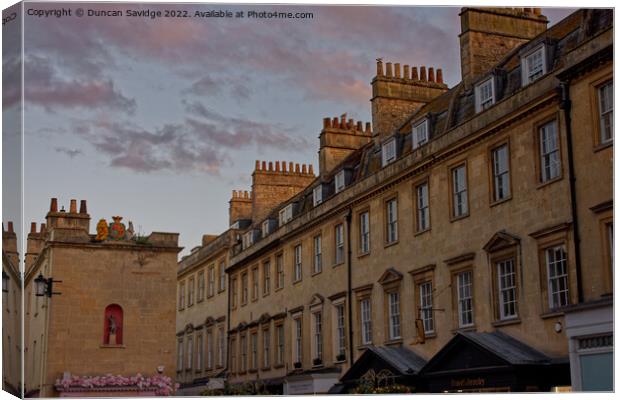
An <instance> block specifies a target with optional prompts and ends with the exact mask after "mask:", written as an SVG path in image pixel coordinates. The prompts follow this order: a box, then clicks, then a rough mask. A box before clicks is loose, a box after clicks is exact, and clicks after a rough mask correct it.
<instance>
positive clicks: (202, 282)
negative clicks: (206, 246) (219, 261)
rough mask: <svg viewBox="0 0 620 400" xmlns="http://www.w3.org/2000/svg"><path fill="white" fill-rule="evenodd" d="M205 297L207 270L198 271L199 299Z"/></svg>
mask: <svg viewBox="0 0 620 400" xmlns="http://www.w3.org/2000/svg"><path fill="white" fill-rule="evenodd" d="M204 299H205V271H204V270H202V271H200V272H198V301H202V300H204Z"/></svg>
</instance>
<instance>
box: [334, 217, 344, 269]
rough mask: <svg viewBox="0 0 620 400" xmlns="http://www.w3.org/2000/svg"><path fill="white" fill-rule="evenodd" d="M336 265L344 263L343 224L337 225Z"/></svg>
mask: <svg viewBox="0 0 620 400" xmlns="http://www.w3.org/2000/svg"><path fill="white" fill-rule="evenodd" d="M335 261H336V264H340V263H343V262H344V226H343V225H342V224H338V225H336V255H335Z"/></svg>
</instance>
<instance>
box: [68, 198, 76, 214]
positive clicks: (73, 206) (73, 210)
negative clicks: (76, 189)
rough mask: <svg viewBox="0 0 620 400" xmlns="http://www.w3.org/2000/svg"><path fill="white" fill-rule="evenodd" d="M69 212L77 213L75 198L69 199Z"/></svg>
mask: <svg viewBox="0 0 620 400" xmlns="http://www.w3.org/2000/svg"><path fill="white" fill-rule="evenodd" d="M69 212H70V213H77V200H76V199H71V203H70V205H69Z"/></svg>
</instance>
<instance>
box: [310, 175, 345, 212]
mask: <svg viewBox="0 0 620 400" xmlns="http://www.w3.org/2000/svg"><path fill="white" fill-rule="evenodd" d="M343 183H344V175H343ZM322 202H323V186H322V185H319V186H317V187H315V188H314V189H313V190H312V204H313V205H314V206H315V207H316V206H318V205H319V204H321V203H322Z"/></svg>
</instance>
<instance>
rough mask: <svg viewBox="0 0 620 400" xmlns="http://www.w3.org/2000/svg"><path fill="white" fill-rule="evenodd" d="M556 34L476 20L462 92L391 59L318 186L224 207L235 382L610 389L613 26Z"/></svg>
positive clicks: (322, 158) (601, 20) (329, 137)
mask: <svg viewBox="0 0 620 400" xmlns="http://www.w3.org/2000/svg"><path fill="white" fill-rule="evenodd" d="M546 25H547V19H546V18H545V17H544V16H542V15H541V14H540V10H539V9H528V8H526V9H501V8H493V9H488V8H484V9H480V8H464V9H463V10H462V12H461V26H462V33H461V35H460V41H461V60H462V75H463V76H462V81H461V82H460V83H459V84H457V85H456V86H454V87H452V88H448V87H447V86H446V85H445V84H443V82H442V81H443V79H442V71H441V70H439V69H438V70H436V69H434V68H433V69H431V68H428V69H426V68H425V67H422V68H420V69H419V70H418V69H417V68H410V67H409V66H408V65H404V66H403V68H402V70H401V65H400V64H392V63H386V64H384V62H383V60H378V61H377V76H375V77H374V78H373V80H372V88H373V98H372V100H371V105H372V107H371V108H372V119H373V121H372V126H373V129H372V131H371V130H370V126H368V124H367V125H366V126H367V127H366V128H365V129H362V127H363V124H361V123H357V122H355V121H353V120H347V119H346V116H344V115H343V116H341V117H340V118H333V119H332V118H326V119H325V120H324V121H323V130H322V131H321V133H320V149H319V176H318V177H314V176H312V177H311V176H308V177H307V181H305V182H304V184H303V185H302V184H299V185H295V186H294V187H295V190H294V191H296V192H297V193H296V194H294V195H293V194H291V193H290V192H289V193H286V194H287V195H289V198H287V199H284V197H285V195H284V194H283V192H281V191H277V192H275V191H274V196H277V197H278V199H277V201H275V199H274V201H273V202H272V203H270V204H269V207H271V209H270V210H269V211H267V209H268V208H269V207H264V208H259V209H260V212H256V211H255V210H256V204H255V202H254V201H253V202H252V203H251V205H250V202H249V201H248V196H249V197H252V196H255V193H253V194H252V195H248V196H243V197H244V198H245V199H244V201H243V202H240V203H239V204H241V206H240V207H239V208H235V207H233V202H232V201H231V208H230V211H231V221H230V222H231V226H232V227H234V229H235V230H236V233H235V234H234V235H233V238H235V239H236V240H235V241H234V242H233V243H232V245H231V249H230V254H229V256H228V257H229V259H228V261H227V266H226V274H227V275H228V277H229V278H228V280H229V294H228V300H229V301H228V310H229V311H228V312H229V316H228V326H229V330H228V336H229V337H228V351H227V356H228V357H227V359H228V365H227V366H226V377H227V380H228V381H229V382H230V383H233V384H234V383H239V384H240V383H248V382H250V383H260V385H261V386H262V387H265V388H267V389H268V390H271V391H272V392H276V393H284V394H302V393H325V392H327V391H328V390H331V391H342V390H345V391H346V390H349V389H351V387H352V386H354V385H356V384H358V383H359V382H360V381H363V380H366V381H368V380H369V379H370V378H369V377H370V376H374V377H375V378H376V377H377V376H378V375H377V374H378V373H379V372H380V371H379V370H378V369H377V370H375V369H374V368H375V366H378V365H384V366H385V368H384V369H383V370H381V374H383V375H382V378H381V379H383V380H387V381H390V382H392V381H398V382H404V383H405V384H407V385H410V386H413V387H415V388H416V390H418V391H431V392H441V391H484V390H493V391H504V390H511V391H548V390H551V389H553V388H556V389H557V388H562V387H567V386H571V385H572V386H573V388H575V389H582V388H583V389H588V388H590V390H594V389H592V388H595V389H596V388H598V389H600V390H610V385H611V382H612V381H609V380H605V379H606V378H605V377H603V378H600V377H596V378H597V379H599V378H600V379H599V380H598V381H597V382H594V383H593V384H592V385H590V383H588V382H591V379H592V377H591V376H588V374H587V373H586V374H584V371H585V372H588V371H592V370H593V368H596V369H599V368H602V369H605V368H607V369H609V370H611V367H610V365H611V364H609V360H610V358H609V354H611V352H612V351H613V346H612V344H611V343H610V342H609V340H608V338H609V335H610V329H611V328H610V326H611V325H610V324H609V321H611V299H612V296H613V288H612V286H613V285H612V258H611V254H612V249H613V215H612V212H613V194H612V187H613V184H612V154H613V123H612V122H610V121H613V102H612V96H611V93H613V76H612V50H611V49H612V47H613V33H612V13H611V11H609V10H579V11H577V12H575V13H573V14H572V15H570V16H569V17H567V18H566V19H564V20H563V21H561V22H559V23H558V24H556V25H555V26H553V27H551V28H550V29H547V26H546ZM265 170H267V171H269V172H270V173H271V174H273V175H274V176H279V175H278V174H281V173H282V171H281V170H280V168H279V164H278V163H276V164H275V168H273V167H265V163H258V162H257V167H256V171H255V172H254V175H253V177H254V179H256V177H257V172H261V173H263V172H264V171H265ZM289 170H290V169H289ZM308 170H309V168H308ZM274 181H277V182H280V179H279V178H278V179H275V180H274ZM254 190H256V187H254ZM203 257H204V258H208V256H207V255H206V254H205V255H204V256H203ZM182 266H183V264H182ZM180 274H181V272H180ZM213 312H214V310H213V311H211V310H210V309H209V310H207V311H206V312H205V314H204V315H211V314H212V313H213ZM584 313H585V316H584ZM584 321H585V322H584ZM593 321H594V322H593ZM584 323H585V324H586V325H587V326H589V327H590V328H591V329H585V330H584V329H582V328H583V325H584ZM588 324H589V325H588ZM571 329H572V330H571ZM612 333H613V332H612ZM567 335H568V337H567ZM580 346H581V347H580ZM584 346H585V347H584ZM362 355H365V356H364V357H365V358H364V362H363V363H361V364H363V365H360V364H358V363H356V362H355V361H356V360H358V359H359V358H360V356H362ZM569 360H570V361H569ZM580 365H582V366H583V367H580ZM377 368H378V367H377ZM580 368H581V369H580ZM386 371H387V372H386ZM579 371H581V372H579ZM589 380H590V381H589ZM577 381H579V382H577ZM589 385H590V386H589Z"/></svg>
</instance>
